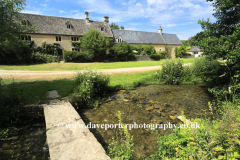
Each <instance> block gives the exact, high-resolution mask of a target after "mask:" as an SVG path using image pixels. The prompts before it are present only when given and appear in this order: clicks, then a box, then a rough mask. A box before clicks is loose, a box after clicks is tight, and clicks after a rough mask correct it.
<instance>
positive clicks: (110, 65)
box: [0, 58, 194, 71]
mask: <svg viewBox="0 0 240 160" xmlns="http://www.w3.org/2000/svg"><path fill="white" fill-rule="evenodd" d="M164 61H165V60H160V61H131V62H101V63H99V62H94V63H46V64H33V65H0V69H4V70H26V71H72V70H84V69H114V68H131V67H145V66H158V65H161V64H162V63H163V62H164ZM193 61H194V58H188V59H183V62H184V63H191V62H193Z"/></svg>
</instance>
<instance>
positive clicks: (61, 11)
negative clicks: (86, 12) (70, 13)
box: [59, 10, 67, 13]
mask: <svg viewBox="0 0 240 160" xmlns="http://www.w3.org/2000/svg"><path fill="white" fill-rule="evenodd" d="M59 12H60V13H67V12H65V11H63V10H60V11H59Z"/></svg>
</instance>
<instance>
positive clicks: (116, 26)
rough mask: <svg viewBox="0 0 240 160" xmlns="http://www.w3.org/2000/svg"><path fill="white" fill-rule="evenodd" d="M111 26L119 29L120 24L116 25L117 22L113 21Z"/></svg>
mask: <svg viewBox="0 0 240 160" xmlns="http://www.w3.org/2000/svg"><path fill="white" fill-rule="evenodd" d="M110 27H111V29H119V26H118V25H116V24H115V23H113V22H112V23H111V25H110Z"/></svg>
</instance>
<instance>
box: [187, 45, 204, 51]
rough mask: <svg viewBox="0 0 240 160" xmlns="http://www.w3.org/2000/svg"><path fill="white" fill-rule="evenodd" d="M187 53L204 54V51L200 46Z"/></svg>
mask: <svg viewBox="0 0 240 160" xmlns="http://www.w3.org/2000/svg"><path fill="white" fill-rule="evenodd" d="M188 52H204V50H203V49H202V48H201V47H200V46H194V47H193V48H191V49H189V50H188Z"/></svg>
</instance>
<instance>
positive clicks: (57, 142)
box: [44, 101, 111, 160]
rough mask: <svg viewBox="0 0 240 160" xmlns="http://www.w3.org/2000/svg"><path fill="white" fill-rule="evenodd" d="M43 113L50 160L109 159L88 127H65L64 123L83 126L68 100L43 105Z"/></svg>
mask: <svg viewBox="0 0 240 160" xmlns="http://www.w3.org/2000/svg"><path fill="white" fill-rule="evenodd" d="M44 115H45V121H46V130H47V133H46V134H47V142H48V146H49V154H50V158H51V160H68V159H69V160H70V159H71V160H80V159H82V160H111V158H110V157H109V156H107V155H106V154H105V150H104V149H103V147H102V145H101V144H100V143H99V142H98V141H97V139H96V138H95V137H94V135H93V134H92V133H91V132H90V131H89V129H88V128H73V127H71V128H67V127H66V124H74V125H75V124H76V125H79V124H80V125H81V124H82V125H84V126H85V123H84V121H83V120H82V119H81V117H80V116H79V114H78V113H77V111H76V110H75V109H74V107H73V106H72V105H71V104H70V103H69V102H63V101H62V102H61V103H56V104H51V105H46V106H44Z"/></svg>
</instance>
